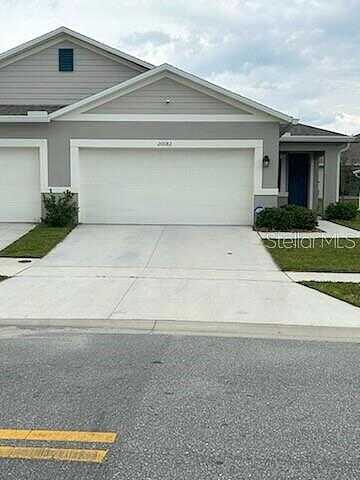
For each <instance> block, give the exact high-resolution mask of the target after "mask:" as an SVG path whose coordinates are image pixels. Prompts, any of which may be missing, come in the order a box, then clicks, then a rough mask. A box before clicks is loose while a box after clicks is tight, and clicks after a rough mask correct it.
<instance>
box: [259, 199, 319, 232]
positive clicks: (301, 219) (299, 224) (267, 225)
mask: <svg viewBox="0 0 360 480" xmlns="http://www.w3.org/2000/svg"><path fill="white" fill-rule="evenodd" d="M255 225H256V227H257V228H264V229H268V230H275V231H282V232H286V231H290V230H313V229H314V228H315V227H316V225H317V217H316V213H315V212H313V211H312V210H309V209H308V208H305V207H299V206H297V205H286V206H284V207H280V208H275V207H274V208H265V209H264V210H263V211H262V212H260V213H259V214H258V215H257V217H256V222H255Z"/></svg>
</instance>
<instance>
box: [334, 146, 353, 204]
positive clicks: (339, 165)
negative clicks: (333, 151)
mask: <svg viewBox="0 0 360 480" xmlns="http://www.w3.org/2000/svg"><path fill="white" fill-rule="evenodd" d="M350 146H351V143H350V142H349V143H347V144H346V147H343V148H341V149H340V150H339V151H338V157H337V168H336V201H337V202H338V201H339V199H340V167H341V155H342V154H343V153H345V152H347V151H348V150H349V148H350Z"/></svg>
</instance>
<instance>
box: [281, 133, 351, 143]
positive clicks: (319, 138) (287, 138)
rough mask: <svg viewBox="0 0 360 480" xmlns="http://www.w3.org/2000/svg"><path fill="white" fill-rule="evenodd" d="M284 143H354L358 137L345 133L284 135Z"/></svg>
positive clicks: (282, 140)
mask: <svg viewBox="0 0 360 480" xmlns="http://www.w3.org/2000/svg"><path fill="white" fill-rule="evenodd" d="M280 142H282V143H291V142H293V143H296V142H297V143H305V142H306V143H354V142H357V139H356V138H355V137H353V136H345V135H283V136H282V137H280Z"/></svg>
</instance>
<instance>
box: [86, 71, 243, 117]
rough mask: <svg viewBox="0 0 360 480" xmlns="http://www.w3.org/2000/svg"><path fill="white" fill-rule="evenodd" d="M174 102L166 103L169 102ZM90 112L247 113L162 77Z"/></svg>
mask: <svg viewBox="0 0 360 480" xmlns="http://www.w3.org/2000/svg"><path fill="white" fill-rule="evenodd" d="M167 98H169V99H170V103H166V99H167ZM87 113H124V114H131V113H134V114H161V113H165V114H185V113H189V114H202V113H203V114H209V115H211V114H247V113H248V112H246V111H242V110H239V109H238V108H236V107H233V106H232V105H230V104H228V103H225V102H223V101H221V100H218V99H217V98H214V97H212V96H209V95H206V94H205V93H202V92H199V91H198V90H195V89H193V88H190V87H187V86H185V85H182V84H181V83H179V82H176V81H174V80H172V79H170V78H162V79H160V80H157V81H155V82H153V83H151V84H150V85H146V86H144V87H142V88H139V89H138V90H136V91H134V92H132V93H128V94H127V95H124V96H122V97H119V98H117V99H115V100H112V101H110V102H108V103H106V104H104V105H101V106H99V107H96V108H93V109H92V110H90V111H88V112H87Z"/></svg>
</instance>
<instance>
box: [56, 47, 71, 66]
mask: <svg viewBox="0 0 360 480" xmlns="http://www.w3.org/2000/svg"><path fill="white" fill-rule="evenodd" d="M73 71H74V50H73V49H72V48H59V72H73Z"/></svg>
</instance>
